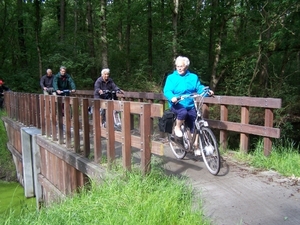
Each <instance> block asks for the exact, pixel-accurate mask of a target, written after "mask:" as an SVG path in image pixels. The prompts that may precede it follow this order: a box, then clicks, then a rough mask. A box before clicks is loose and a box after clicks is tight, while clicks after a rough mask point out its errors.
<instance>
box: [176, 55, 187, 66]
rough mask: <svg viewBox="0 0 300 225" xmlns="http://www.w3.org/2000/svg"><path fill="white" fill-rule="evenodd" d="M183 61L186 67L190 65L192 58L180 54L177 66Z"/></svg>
mask: <svg viewBox="0 0 300 225" xmlns="http://www.w3.org/2000/svg"><path fill="white" fill-rule="evenodd" d="M181 62H183V63H184V65H185V66H186V67H188V66H189V65H190V60H189V59H188V58H187V57H184V56H178V57H177V58H176V60H175V65H176V66H177V65H178V64H179V63H181Z"/></svg>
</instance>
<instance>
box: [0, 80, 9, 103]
mask: <svg viewBox="0 0 300 225" xmlns="http://www.w3.org/2000/svg"><path fill="white" fill-rule="evenodd" d="M4 91H9V88H8V87H6V86H4V81H3V80H0V109H2V108H3V102H4V94H3V92H4Z"/></svg>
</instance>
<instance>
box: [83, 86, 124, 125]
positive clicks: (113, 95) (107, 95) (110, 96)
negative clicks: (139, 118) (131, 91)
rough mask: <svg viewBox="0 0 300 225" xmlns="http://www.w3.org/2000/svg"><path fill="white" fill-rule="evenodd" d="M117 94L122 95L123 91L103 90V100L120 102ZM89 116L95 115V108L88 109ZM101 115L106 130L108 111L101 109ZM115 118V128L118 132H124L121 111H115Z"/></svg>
mask: <svg viewBox="0 0 300 225" xmlns="http://www.w3.org/2000/svg"><path fill="white" fill-rule="evenodd" d="M117 93H122V92H121V91H119V90H118V91H109V90H103V94H102V95H103V98H102V99H107V100H118V97H117ZM88 111H89V114H90V115H91V114H93V108H92V107H89V108H88ZM100 115H101V118H102V121H101V124H102V126H103V127H104V128H106V109H102V108H101V109H100ZM113 118H114V128H115V130H117V131H121V130H122V123H121V115H120V112H119V111H116V110H114V111H113Z"/></svg>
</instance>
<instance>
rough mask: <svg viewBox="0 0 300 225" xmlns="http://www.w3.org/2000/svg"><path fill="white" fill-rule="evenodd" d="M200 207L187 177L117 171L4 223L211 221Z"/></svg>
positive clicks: (162, 224) (150, 223)
mask: <svg viewBox="0 0 300 225" xmlns="http://www.w3.org/2000/svg"><path fill="white" fill-rule="evenodd" d="M195 199H196V200H195ZM201 207H202V205H201V199H200V196H199V195H198V194H197V193H193V189H192V187H191V186H190V185H187V182H186V181H185V180H184V179H178V178H176V177H168V176H166V175H164V174H163V173H162V172H159V170H153V171H152V172H151V173H150V174H149V175H147V176H142V175H141V174H140V172H132V173H124V172H122V173H120V172H118V173H117V175H114V176H108V177H106V178H105V179H104V181H103V182H102V183H101V184H99V183H96V182H92V183H91V186H90V187H88V188H87V187H86V188H85V189H83V190H82V191H81V192H80V193H79V194H76V195H75V196H73V197H72V198H67V199H65V200H64V201H63V202H62V203H60V204H53V205H52V206H50V207H49V208H43V209H41V211H40V212H38V213H27V214H24V215H22V216H21V217H19V218H15V217H9V218H7V219H6V221H5V223H4V224H7V225H10V224H31V225H35V224H36V225H38V224H41V225H44V224H51V225H55V224H72V225H76V224H78V225H79V224H80V225H82V224H85V225H86V224H95V225H97V224H132V225H136V224H143V225H145V224H149V225H156V224H157V225H164V224H166V225H167V224H168V225H169V224H178V225H180V224H183V225H186V224H210V222H209V221H208V219H205V218H204V216H203V212H202V209H201Z"/></svg>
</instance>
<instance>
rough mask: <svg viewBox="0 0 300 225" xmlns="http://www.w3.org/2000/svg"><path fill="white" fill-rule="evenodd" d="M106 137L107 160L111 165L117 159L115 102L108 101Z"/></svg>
mask: <svg viewBox="0 0 300 225" xmlns="http://www.w3.org/2000/svg"><path fill="white" fill-rule="evenodd" d="M105 114H106V137H107V162H108V165H109V167H110V166H111V164H112V162H113V161H114V160H115V157H116V153H115V134H114V133H115V129H114V119H113V102H112V101H107V109H106V113H105Z"/></svg>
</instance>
